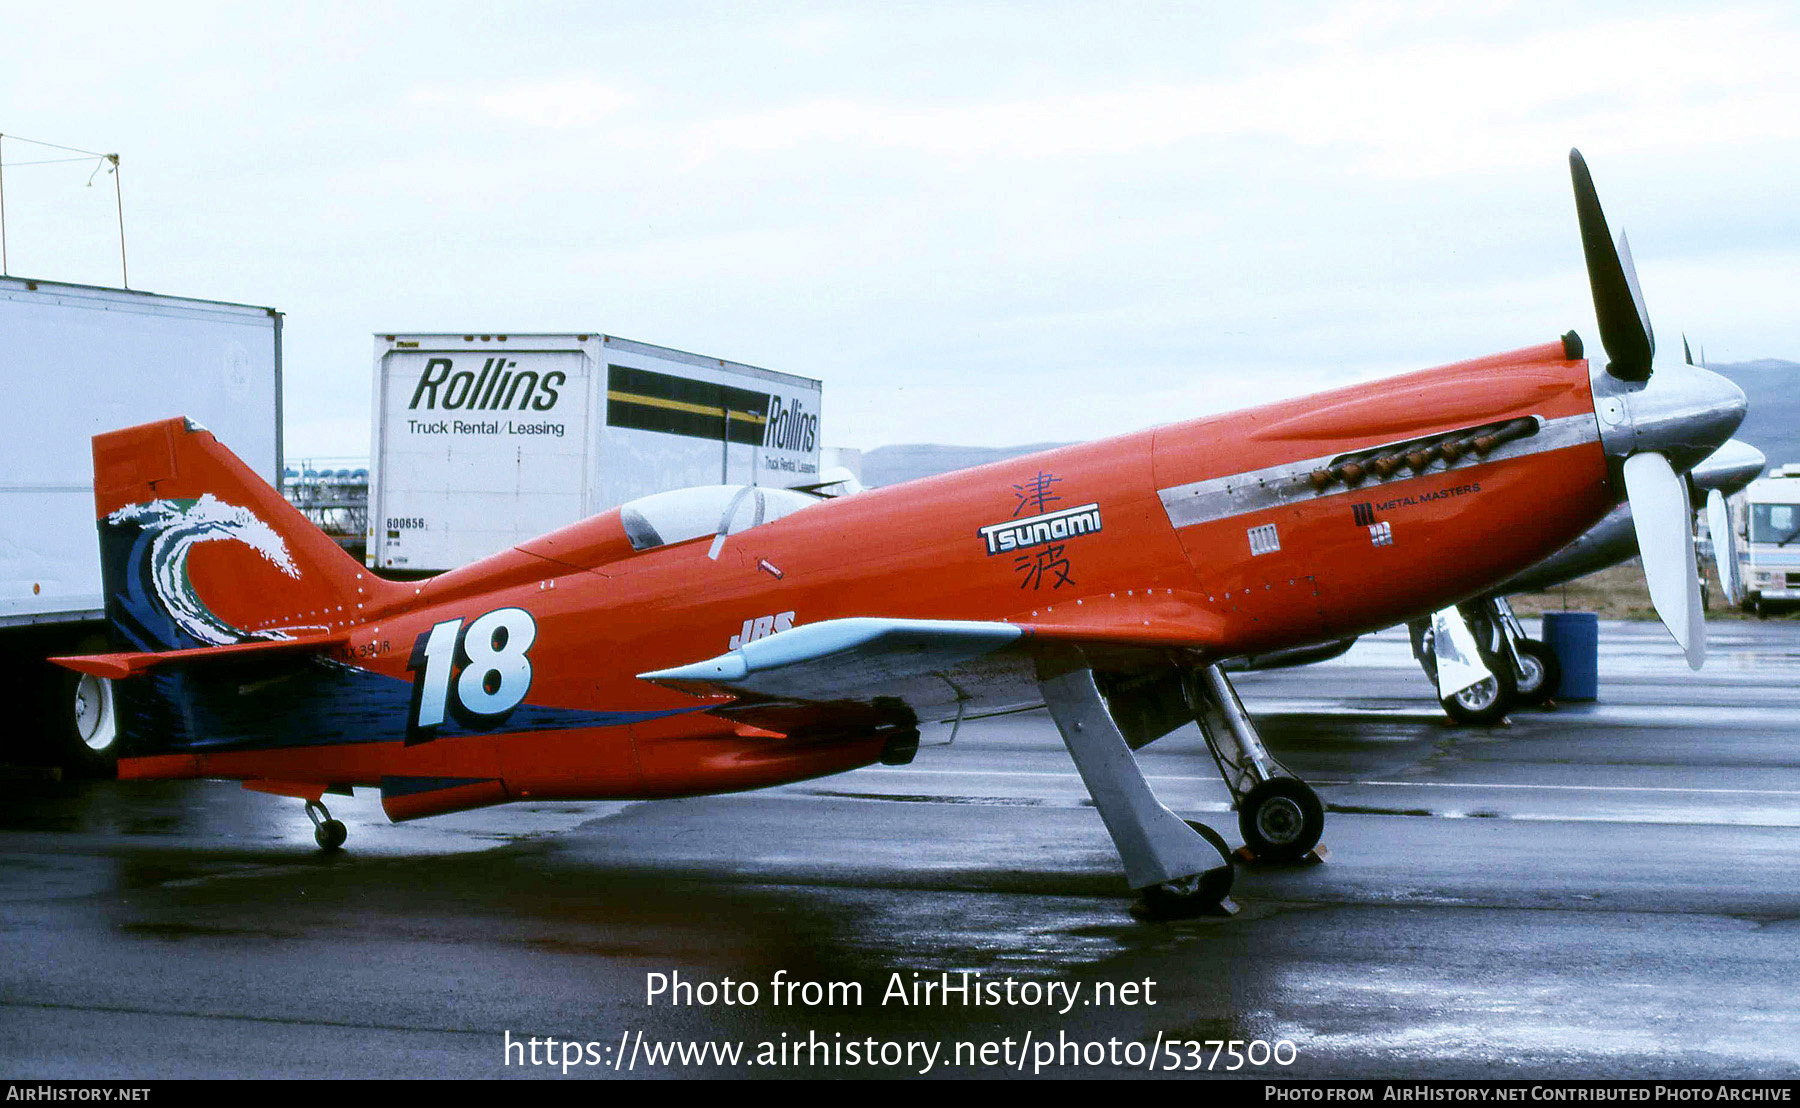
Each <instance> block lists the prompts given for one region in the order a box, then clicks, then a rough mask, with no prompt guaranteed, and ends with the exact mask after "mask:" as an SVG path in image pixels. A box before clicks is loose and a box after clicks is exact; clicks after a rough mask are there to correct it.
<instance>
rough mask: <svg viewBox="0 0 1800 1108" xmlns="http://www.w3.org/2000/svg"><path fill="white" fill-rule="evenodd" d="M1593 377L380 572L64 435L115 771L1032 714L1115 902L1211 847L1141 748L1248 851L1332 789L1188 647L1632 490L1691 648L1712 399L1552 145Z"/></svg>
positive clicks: (906, 742) (662, 760)
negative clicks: (1568, 203)
mask: <svg viewBox="0 0 1800 1108" xmlns="http://www.w3.org/2000/svg"><path fill="white" fill-rule="evenodd" d="M1571 163H1572V167H1573V171H1574V176H1575V189H1576V199H1577V209H1578V212H1579V215H1580V223H1581V229H1582V238H1583V243H1584V248H1585V252H1586V255H1587V264H1588V269H1589V276H1590V280H1591V283H1592V285H1593V290H1594V297H1595V306H1596V314H1597V318H1598V321H1599V325H1600V333H1601V338H1602V341H1603V343H1604V346H1605V348H1606V352H1607V356H1608V358H1609V361H1608V363H1607V364H1606V366H1605V367H1604V368H1598V367H1595V368H1590V366H1589V364H1588V362H1587V361H1585V360H1584V359H1583V353H1582V345H1581V342H1580V340H1579V339H1578V338H1576V337H1575V336H1574V334H1573V333H1571V334H1569V335H1566V336H1564V337H1563V338H1562V339H1561V340H1558V341H1555V342H1551V343H1547V344H1545V345H1541V346H1534V347H1529V348H1527V349H1523V350H1516V351H1513V352H1510V353H1506V354H1497V355H1493V356H1491V357H1486V358H1480V359H1477V360H1474V361H1468V362H1462V363H1458V364H1455V365H1449V366H1444V367H1441V368H1438V369H1431V370H1426V371H1424V372H1419V373H1413V374H1409V375H1406V376H1402V377H1395V378H1392V379H1389V380H1386V381H1381V382H1377V383H1374V384H1366V385H1357V386H1354V387H1351V388H1345V389H1339V390H1336V391H1333V392H1327V393H1322V394H1319V395H1317V396H1312V397H1308V398H1305V399H1300V400H1288V401H1282V402H1279V403H1274V404H1269V405H1267V406H1264V407H1260V408H1255V409H1251V410H1248V411H1244V412H1238V413H1235V414H1230V415H1221V416H1213V417H1207V418H1203V419H1196V420H1190V421H1187V422H1183V423H1174V424H1170V425H1167V426H1163V427H1157V428H1154V429H1151V430H1146V431H1140V432H1137V433H1135V434H1129V435H1123V436H1120V437H1118V438H1113V439H1107V440H1103V441H1098V442H1091V443H1086V444H1082V445H1078V446H1070V447H1065V448H1062V449H1058V450H1052V451H1049V452H1046V453H1042V454H1037V455H1033V456H1029V457H1024V458H1017V459H1013V460H1009V461H1004V462H999V463H996V464H992V465H987V466H982V467H979V468H976V469H972V470H964V471H961V472H957V473H951V474H946V475H943V476H939V477H933V478H929V479H925V480H920V481H915V482H910V483H907V484H904V485H897V486H892V487H889V488H883V489H878V490H875V491H872V492H868V493H863V494H860V495H856V496H850V497H844V498H841V499H835V500H820V499H817V498H814V497H811V496H808V495H806V494H805V493H801V492H795V491H791V490H782V489H772V488H756V487H712V488H702V489H686V490H679V491H674V492H668V493H662V494H658V495H654V496H649V497H645V498H643V499H640V500H637V501H633V502H631V503H629V504H626V505H624V506H622V507H620V508H617V509H614V510H612V511H608V512H605V513H603V514H601V515H598V516H595V517H593V518H591V519H587V520H584V521H582V522H579V523H576V524H573V525H571V526H569V527H565V528H563V529H562V530H559V531H554V532H552V533H550V534H548V535H545V536H543V537H541V538H538V539H535V540H532V541H530V542H527V543H523V544H520V545H519V546H517V547H515V548H513V549H509V550H506V551H503V552H501V553H499V554H495V555H493V556H492V557H489V558H485V559H483V560H481V561H479V562H476V563H473V564H471V565H468V566H465V567H463V568H462V569H459V570H455V571H452V572H450V573H446V574H444V575H442V576H440V577H436V578H433V579H431V580H429V581H425V582H419V583H410V582H409V583H398V582H392V581H387V580H383V579H380V578H378V577H376V576H374V575H373V574H371V573H370V572H368V571H367V570H366V569H364V568H363V567H362V566H361V565H359V564H357V563H356V562H355V561H353V560H352V559H351V558H349V557H348V556H347V555H345V554H344V553H343V551H342V550H340V549H339V548H338V547H337V545H336V544H335V543H333V542H332V541H331V540H330V539H328V538H327V537H326V536H324V535H323V534H322V533H320V532H319V531H317V530H316V529H314V528H313V527H312V526H311V525H310V524H309V523H308V522H307V521H306V520H305V519H304V518H303V517H302V516H301V515H300V514H299V513H298V512H297V511H296V510H295V509H293V508H292V507H290V506H289V505H288V503H287V502H286V501H285V500H283V499H282V497H281V496H280V494H278V493H277V492H276V491H275V490H274V489H272V488H270V487H269V486H268V485H266V484H264V483H263V482H262V481H261V480H260V479H258V478H257V477H256V476H255V474H254V473H253V472H252V471H251V470H250V469H249V468H248V467H246V466H245V465H244V464H243V463H241V462H240V461H239V460H238V459H237V458H236V457H235V456H233V455H232V454H231V453H230V452H229V451H228V450H226V449H225V447H223V446H222V445H220V444H219V443H218V442H217V441H215V440H214V438H213V436H212V435H211V434H210V433H208V432H206V431H205V430H204V429H202V428H200V427H197V426H195V425H193V424H191V423H189V422H187V421H185V420H182V419H173V420H169V421H166V422H162V423H154V424H147V425H144V426H141V427H134V428H130V429H127V430H122V431H116V432H113V433H110V434H106V435H101V436H98V437H97V438H96V439H95V440H94V478H95V481H94V487H95V499H96V507H97V511H98V517H99V528H100V541H101V548H102V560H103V567H104V579H105V586H106V594H107V599H106V603H107V609H108V614H109V617H110V619H111V622H112V626H113V629H114V631H115V633H116V635H117V636H118V637H119V639H120V640H121V645H122V646H126V647H128V648H129V649H128V650H127V651H126V652H121V653H114V654H106V655H95V656H87V657H79V658H66V659H61V661H62V663H63V664H65V665H67V666H69V667H71V668H74V669H76V670H79V671H82V672H84V673H86V674H89V675H92V676H95V677H99V678H108V679H112V680H114V681H115V682H116V690H117V692H116V696H117V698H118V706H119V717H120V727H121V734H120V739H119V748H120V755H121V756H120V760H119V775H120V776H121V777H125V778H152V777H153V778H227V779H238V780H242V781H243V782H244V784H245V786H246V787H248V788H252V789H258V790H261V791H263V792H268V793H273V794H276V795H282V796H291V797H296V798H300V799H303V800H305V801H306V806H307V812H308V814H309V815H310V816H311V817H312V819H313V822H314V824H315V826H316V834H317V837H318V839H319V842H320V844H321V846H323V847H325V848H327V849H331V848H335V847H336V846H338V845H339V844H341V843H342V842H343V840H344V835H345V831H344V828H343V825H342V824H341V823H339V822H338V821H336V820H333V819H331V818H330V815H329V813H328V812H327V811H326V810H325V809H324V806H323V805H322V803H321V800H322V798H323V795H324V794H325V793H327V792H334V793H344V792H348V791H349V790H350V789H352V788H353V787H357V786H366V787H378V788H379V789H380V790H381V799H382V806H383V808H384V809H385V810H386V812H387V814H388V815H389V817H390V818H393V819H396V820H404V819H412V818H415V817H419V816H427V815H432V814H434V813H442V812H451V811H457V810H460V809H466V808H472V807H477V806H481V805H488V804H496V803H501V802H504V801H509V800H519V799H524V798H535V799H600V798H607V799H626V798H657V797H678V796H690V795H696V794H704V793H716V792H724V791H731V790H740V789H753V788H759V787H762V786H768V785H777V784H781V783H783V782H789V781H796V780H800V779H803V778H810V777H817V776H820V775H824V774H831V773H838V772H841V771H844V770H849V769H853V768H856V767H859V766H866V765H870V764H872V763H875V762H885V763H904V762H907V761H909V760H910V759H911V758H912V756H913V754H914V752H915V750H916V749H917V747H918V743H919V735H920V729H921V728H922V727H932V726H948V727H954V726H956V725H957V724H958V723H960V722H961V721H963V720H966V719H969V718H972V717H975V716H980V715H989V714H994V713H999V712H1005V711H1012V710H1017V709H1021V708H1025V707H1031V706H1036V705H1040V704H1042V705H1046V706H1047V707H1048V708H1049V711H1050V715H1051V717H1052V718H1053V719H1054V721H1055V723H1056V726H1057V728H1058V729H1059V731H1060V732H1061V734H1062V737H1063V740H1064V742H1065V744H1066V745H1067V747H1068V749H1069V752H1070V754H1071V755H1072V757H1073V759H1074V762H1075V765H1076V768H1077V769H1078V771H1079V772H1080V774H1081V777H1082V779H1083V781H1084V783H1085V784H1086V786H1087V788H1088V790H1089V792H1090V794H1091V795H1092V797H1093V800H1094V803H1095V807H1096V808H1097V809H1098V810H1099V813H1100V816H1101V818H1102V820H1103V821H1104V823H1105V825H1106V828H1107V830H1108V831H1109V832H1110V834H1111V835H1112V838H1113V841H1114V843H1115V845H1116V846H1117V848H1118V851H1119V854H1120V857H1121V859H1122V861H1123V863H1124V869H1125V875H1126V877H1127V879H1128V881H1129V883H1130V885H1131V887H1132V888H1134V889H1139V890H1143V892H1144V895H1145V899H1146V902H1147V904H1148V906H1149V907H1150V908H1151V909H1152V911H1153V912H1155V913H1158V914H1182V913H1189V912H1195V911H1201V910H1207V909H1209V908H1212V907H1214V906H1216V905H1217V904H1218V903H1219V902H1220V901H1221V900H1222V899H1223V897H1224V896H1225V893H1226V892H1227V890H1228V889H1229V887H1230V882H1231V877H1232V868H1231V862H1230V856H1229V854H1228V852H1227V850H1226V847H1225V843H1224V840H1223V839H1222V838H1220V837H1219V836H1218V835H1217V834H1216V833H1214V832H1212V831H1210V830H1208V829H1206V828H1204V827H1203V826H1201V825H1198V824H1189V823H1187V822H1185V821H1183V820H1182V819H1181V818H1180V817H1178V816H1177V815H1175V814H1174V813H1173V812H1171V811H1170V810H1169V809H1168V808H1166V807H1164V806H1163V805H1162V804H1161V803H1159V802H1158V801H1157V799H1156V798H1155V796H1154V795H1153V794H1152V792H1151V790H1150V787H1149V785H1148V784H1147V783H1146V782H1145V780H1144V777H1143V774H1142V773H1141V772H1140V770H1139V768H1138V765H1137V762H1136V760H1135V758H1134V757H1133V755H1132V753H1131V752H1132V750H1133V749H1135V748H1137V747H1139V746H1142V745H1143V744H1145V743H1148V742H1150V741H1152V740H1154V739H1156V738H1158V737H1159V736H1161V735H1164V734H1166V733H1168V732H1169V731H1171V730H1173V729H1175V728H1176V727H1179V726H1182V725H1184V724H1187V723H1190V722H1197V723H1198V724H1199V725H1200V728H1201V730H1202V731H1203V732H1204V734H1205V736H1206V738H1207V741H1208V743H1209V745H1210V747H1211V749H1212V752H1213V755H1214V757H1215V759H1216V761H1217V763H1218V767H1219V770H1220V772H1221V775H1222V776H1223V777H1224V780H1225V783H1226V785H1227V786H1228V788H1229V790H1230V792H1231V796H1232V799H1233V802H1234V805H1235V807H1236V808H1237V810H1238V812H1239V830H1240V831H1241V833H1242V835H1243V836H1244V839H1245V840H1246V845H1247V846H1249V848H1250V849H1251V851H1252V852H1253V853H1254V854H1255V855H1257V856H1259V857H1262V858H1266V859H1293V858H1298V857H1300V856H1303V855H1305V854H1306V853H1307V852H1308V851H1309V850H1311V849H1312V848H1313V846H1314V845H1315V844H1316V843H1317V842H1318V839H1319V836H1320V832H1321V829H1322V827H1323V822H1324V816H1323V808H1322V805H1321V804H1320V802H1319V799H1318V797H1317V796H1316V795H1315V794H1314V792H1313V790H1312V789H1311V788H1309V787H1308V786H1307V785H1305V784H1304V783H1303V782H1301V781H1300V780H1298V779H1297V778H1295V777H1294V776H1293V775H1291V774H1290V773H1288V772H1287V771H1286V770H1285V769H1283V768H1282V767H1281V766H1280V765H1279V764H1278V763H1277V762H1276V761H1275V760H1274V759H1273V758H1271V757H1270V756H1269V754H1268V752H1267V751H1266V750H1265V749H1264V747H1263V744H1262V742H1261V741H1260V739H1259V738H1258V736H1257V733H1256V730H1255V727H1254V725H1253V724H1252V722H1251V720H1250V717H1249V715H1248V714H1247V713H1246V712H1245V711H1244V708H1243V705H1242V703H1241V702H1240V701H1239V699H1238V697H1237V694H1236V693H1235V692H1234V691H1233V689H1232V686H1231V684H1230V681H1229V679H1228V678H1227V677H1226V676H1225V674H1224V673H1223V672H1222V671H1221V670H1220V668H1219V666H1218V664H1217V663H1218V662H1220V661H1221V660H1223V659H1228V658H1232V657H1236V656H1241V655H1246V654H1259V653H1266V652H1272V651H1277V650H1282V649H1285V648H1291V647H1297V646H1302V645H1305V644H1309V643H1317V642H1322V641H1327V640H1330V639H1335V638H1342V637H1345V636H1349V635H1354V634H1358V633H1361V632H1364V631H1369V630H1373V629H1376V628H1381V627H1388V626H1392V625H1393V624H1395V623H1397V622H1403V621H1405V620H1407V619H1409V618H1411V617H1414V616H1416V615H1418V614H1420V613H1423V612H1429V611H1434V610H1437V609H1441V608H1443V607H1445V606H1446V605H1449V604H1452V603H1455V602H1457V601H1460V600H1464V599H1467V598H1470V597H1474V596H1478V595H1481V594H1483V593H1484V592H1485V591H1486V590H1488V589H1491V588H1492V587H1493V586H1494V585H1495V584H1497V583H1498V582H1501V581H1504V580H1506V579H1507V578H1509V577H1511V576H1513V575H1514V574H1516V573H1518V572H1520V571H1521V570H1523V569H1525V568H1526V567H1528V566H1530V565H1532V564H1533V563H1535V562H1537V561H1539V560H1540V559H1542V558H1544V557H1546V556H1547V555H1549V554H1551V553H1553V552H1554V551H1556V550H1558V549H1559V548H1561V547H1562V546H1564V545H1565V544H1566V543H1568V542H1570V541H1571V540H1573V539H1575V538H1576V537H1577V536H1578V535H1580V534H1582V533H1583V532H1584V531H1586V530H1588V529H1589V528H1590V527H1592V526H1593V525H1594V524H1595V523H1597V522H1598V521H1599V520H1600V519H1601V518H1602V517H1603V516H1605V515H1606V513H1607V512H1608V511H1609V510H1610V509H1611V508H1612V507H1613V505H1614V504H1616V503H1617V502H1619V501H1620V499H1621V498H1622V497H1626V496H1628V497H1629V500H1630V503H1631V505H1632V509H1633V515H1634V518H1635V519H1636V520H1637V530H1638V533H1639V538H1640V545H1641V546H1642V548H1643V553H1644V560H1645V564H1646V568H1647V570H1648V573H1649V577H1650V584H1651V589H1652V597H1653V599H1654V601H1655V603H1656V606H1657V609H1658V611H1659V612H1660V613H1661V614H1662V616H1663V618H1664V620H1665V622H1666V623H1667V624H1668V625H1669V626H1670V628H1671V630H1672V631H1673V632H1674V633H1675V634H1676V636H1677V638H1678V639H1680V640H1681V641H1682V643H1683V645H1684V646H1686V647H1688V649H1689V650H1690V653H1691V654H1692V652H1695V651H1698V650H1700V649H1702V646H1701V642H1700V636H1701V635H1702V634H1703V628H1702V627H1701V625H1700V623H1699V621H1700V619H1701V616H1700V607H1699V598H1698V596H1697V595H1696V594H1697V585H1696V577H1695V573H1694V569H1693V546H1692V543H1691V542H1690V539H1689V533H1688V519H1689V514H1690V513H1689V506H1688V493H1687V487H1686V485H1685V483H1684V482H1683V480H1682V479H1681V478H1680V477H1678V476H1677V472H1676V471H1677V470H1686V469H1688V468H1690V467H1691V466H1693V464H1694V463H1696V462H1698V461H1699V460H1700V459H1701V458H1703V457H1705V456H1706V455H1707V454H1709V453H1711V452H1712V451H1713V450H1714V449H1715V448H1716V447H1718V446H1719V444H1721V443H1723V442H1724V441H1725V440H1726V439H1727V438H1728V437H1729V436H1730V434H1731V433H1732V431H1733V430H1734V429H1735V428H1736V427H1737V425H1738V423H1739V421H1740V420H1741V419H1742V417H1743V413H1744V409H1745V401H1744V395H1743V393H1742V392H1741V391H1740V390H1739V389H1738V388H1737V387H1736V386H1735V385H1733V384H1731V383H1730V382H1729V381H1727V380H1725V379H1724V378H1723V377H1720V376H1717V375H1715V374H1713V373H1710V372H1708V371H1706V370H1704V369H1701V368H1699V367H1695V366H1687V365H1680V364H1672V365H1669V366H1666V367H1664V368H1661V369H1658V370H1657V371H1656V372H1655V373H1654V374H1652V373H1651V358H1652V354H1653V351H1654V340H1653V338H1652V334H1651V331H1650V327H1649V324H1648V320H1647V317H1646V316H1645V314H1644V310H1643V307H1642V298H1641V296H1640V295H1639V293H1638V291H1637V280H1636V275H1635V273H1634V272H1633V269H1632V266H1631V261H1630V254H1629V251H1628V250H1627V249H1626V248H1625V245H1624V240H1623V239H1622V238H1621V239H1620V240H1619V243H1618V244H1617V246H1616V247H1615V244H1614V242H1613V240H1612V238H1611V236H1610V234H1609V232H1608V230H1607V228H1606V224H1605V219H1604V217H1603V216H1602V215H1601V212H1600V207H1599V204H1598V201H1597V200H1596V199H1595V197H1594V192H1593V185H1592V182H1591V180H1590V179H1589V177H1588V174H1587V170H1586V167H1585V165H1583V164H1582V162H1581V158H1580V155H1579V154H1578V153H1573V152H1572V153H1571Z"/></svg>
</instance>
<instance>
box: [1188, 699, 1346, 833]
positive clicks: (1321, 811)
mask: <svg viewBox="0 0 1800 1108" xmlns="http://www.w3.org/2000/svg"><path fill="white" fill-rule="evenodd" d="M1187 695H1188V705H1189V707H1191V708H1193V709H1194V719H1195V722H1197V723H1198V724H1199V725H1200V733H1201V734H1203V735H1205V736H1206V746H1207V749H1209V750H1211V751H1212V756H1213V761H1214V762H1216V763H1218V766H1219V776H1221V777H1223V778H1224V779H1225V787H1226V788H1227V789H1230V790H1231V803H1232V806H1233V807H1235V808H1236V809H1237V812H1238V830H1239V831H1240V832H1242V833H1243V836H1244V845H1245V847H1246V848H1248V849H1249V851H1250V854H1251V856H1252V857H1253V858H1254V859H1255V860H1256V861H1258V862H1298V861H1300V860H1302V859H1305V858H1308V857H1311V858H1313V859H1315V860H1323V858H1324V854H1323V852H1322V851H1319V850H1316V849H1315V848H1316V847H1317V846H1318V843H1319V835H1320V834H1321V833H1323V831H1324V830H1325V806H1324V804H1322V803H1320V801H1319V794H1317V793H1315V792H1313V790H1312V788H1311V786H1309V785H1307V783H1306V782H1304V781H1302V780H1300V779H1299V778H1298V777H1295V776H1294V775H1293V774H1291V773H1289V772H1288V771H1287V770H1286V769H1284V768H1283V767H1282V765H1281V763H1280V762H1277V761H1276V760H1275V759H1274V758H1271V757H1270V756H1269V752H1268V750H1267V749H1265V748H1264V746H1263V744H1262V737H1261V736H1260V735H1258V734H1257V733H1256V725H1255V724H1253V723H1251V722H1250V714H1249V713H1248V712H1246V711H1244V702H1243V701H1242V700H1239V699H1238V694H1237V690H1236V689H1234V688H1232V687H1231V680H1230V679H1229V678H1228V677H1226V676H1225V674H1224V672H1223V671H1221V670H1220V669H1219V667H1218V666H1207V667H1206V668H1205V669H1203V670H1200V671H1199V672H1197V673H1194V674H1192V675H1190V677H1189V679H1188V683H1187Z"/></svg>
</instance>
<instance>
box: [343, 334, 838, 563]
mask: <svg viewBox="0 0 1800 1108" xmlns="http://www.w3.org/2000/svg"><path fill="white" fill-rule="evenodd" d="M819 400H820V386H819V382H818V381H815V380H812V379H811V378H806V377H796V376H794V375H793V374H789V373H777V372H774V371H773V370H767V369H759V368H757V367H755V366H748V365H742V364H739V363H737V362H728V361H724V360H722V359H719V358H708V357H702V356H700V355H697V354H688V353H685V352H683V351H680V350H670V349H668V348H666V347H661V346H651V345H650V344H648V343H641V342H632V341H631V340H629V339H621V338H617V337H615V336H612V335H605V334H601V333H599V332H588V333H580V334H577V333H569V334H554V335H545V334H532V335H516V334H506V335H499V334H487V335H479V334H410V335H408V334H390V335H377V336H375V395H374V408H375V419H374V425H375V442H374V451H373V459H372V464H371V466H370V477H369V481H370V484H369V531H368V552H367V556H366V559H367V562H368V564H369V565H370V566H371V567H373V568H375V569H378V570H381V571H382V572H384V573H388V574H391V575H409V574H429V573H438V572H442V571H444V570H447V569H453V568H455V567H457V566H460V565H464V564H466V563H468V562H471V561H474V560H475V559H477V558H481V557H484V556H486V555H488V554H492V553H495V552H496V551H499V550H504V549H505V548H507V547H508V546H512V545H514V544H516V543H519V542H523V541H525V540H526V539H530V538H533V537H535V536H537V535H541V534H543V533H544V532H546V531H550V530H553V529H555V528H557V527H561V526H563V525H564V524H567V523H572V522H574V521H575V520H578V519H582V518H584V517H586V516H590V515H593V514H595V513H597V512H601V511H604V510H606V509H607V508H611V507H615V506H617V505H619V504H622V503H624V502H625V501H627V500H632V499H635V498H636V497H639V496H644V495H647V494H649V493H653V492H662V491H664V490H667V489H674V488H681V487H685V486H689V485H713V484H743V485H749V484H756V485H776V486H781V487H786V488H793V487H802V486H809V485H815V484H817V483H818V478H819Z"/></svg>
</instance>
